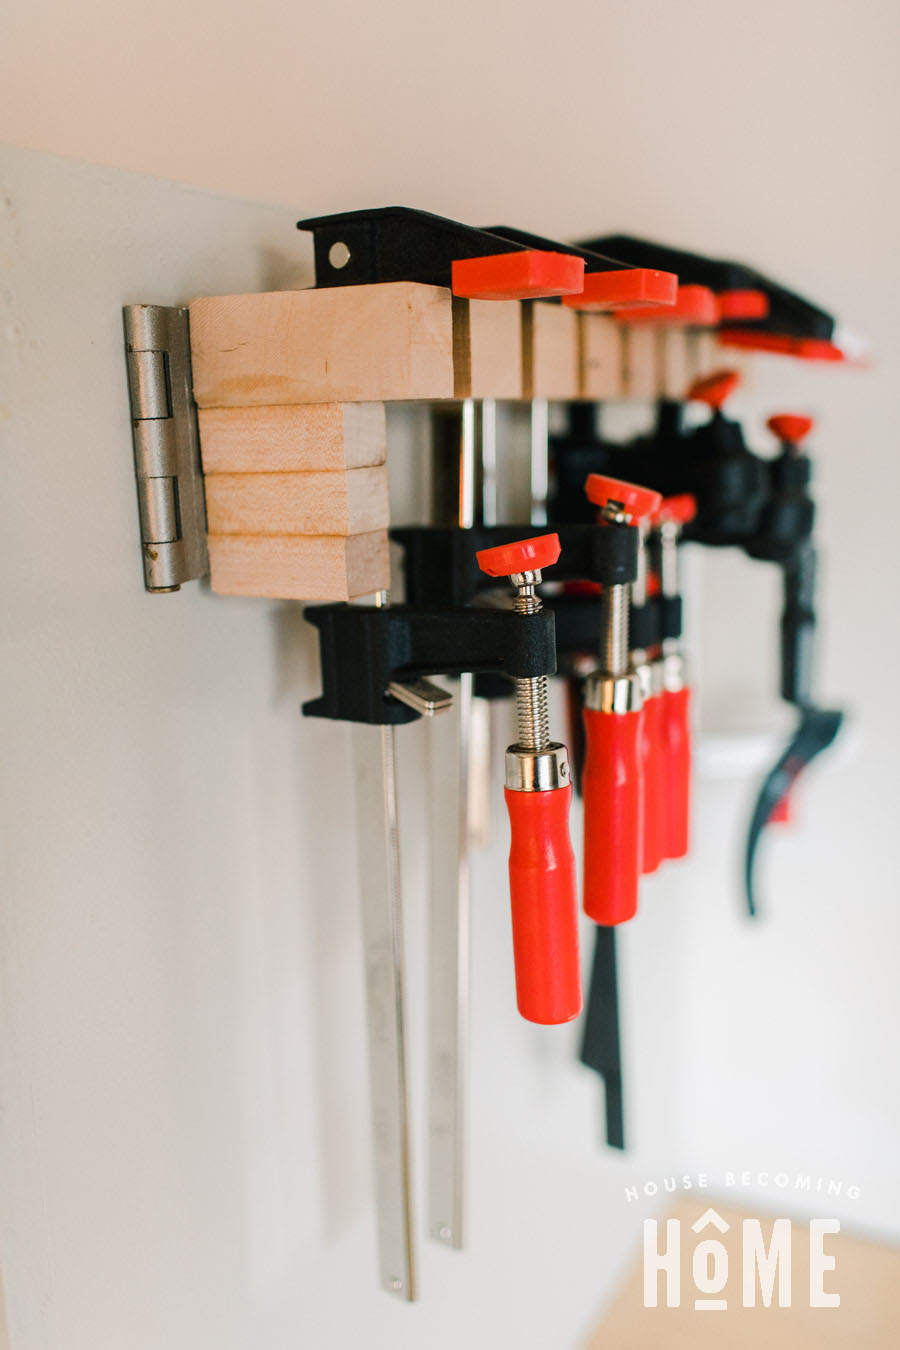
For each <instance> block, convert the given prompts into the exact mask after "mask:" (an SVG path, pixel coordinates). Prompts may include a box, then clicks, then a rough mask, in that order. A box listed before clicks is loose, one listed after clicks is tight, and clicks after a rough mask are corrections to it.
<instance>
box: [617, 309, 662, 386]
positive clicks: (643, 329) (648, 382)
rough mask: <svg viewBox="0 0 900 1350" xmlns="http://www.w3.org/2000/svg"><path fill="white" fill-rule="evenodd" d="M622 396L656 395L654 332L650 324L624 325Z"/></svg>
mask: <svg viewBox="0 0 900 1350" xmlns="http://www.w3.org/2000/svg"><path fill="white" fill-rule="evenodd" d="M622 339H623V350H624V353H625V360H624V371H625V374H624V389H623V397H624V398H655V397H656V332H655V330H654V328H653V326H652V324H637V325H636V326H634V327H628V326H627V325H626V326H625V327H624V331H623V334H622Z"/></svg>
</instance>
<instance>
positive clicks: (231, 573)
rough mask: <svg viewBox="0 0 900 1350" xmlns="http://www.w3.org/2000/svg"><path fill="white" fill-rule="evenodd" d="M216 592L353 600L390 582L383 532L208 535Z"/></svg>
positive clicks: (286, 598)
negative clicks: (341, 534) (313, 534)
mask: <svg viewBox="0 0 900 1350" xmlns="http://www.w3.org/2000/svg"><path fill="white" fill-rule="evenodd" d="M209 570H210V581H211V584H212V588H213V590H214V591H215V592H216V594H217V595H253V596H261V597H265V598H268V599H272V600H305V601H307V602H311V601H315V600H321V601H332V600H352V599H354V598H355V597H356V596H360V595H369V594H371V592H373V591H382V590H388V589H389V588H390V583H391V566H390V551H389V547H388V536H387V531H386V530H374V531H372V532H371V533H369V534H351V535H346V536H343V537H342V536H340V535H318V536H310V535H291V536H286V535H252V534H231V535H229V534H218V535H217V534H211V535H210V536H209Z"/></svg>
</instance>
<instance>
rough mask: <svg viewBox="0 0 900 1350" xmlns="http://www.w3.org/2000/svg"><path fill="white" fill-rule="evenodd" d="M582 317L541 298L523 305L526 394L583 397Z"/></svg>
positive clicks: (523, 374) (523, 358)
mask: <svg viewBox="0 0 900 1350" xmlns="http://www.w3.org/2000/svg"><path fill="white" fill-rule="evenodd" d="M578 317H579V316H578V314H577V313H576V312H575V311H574V310H572V309H565V308H564V307H563V306H562V305H551V304H547V303H546V302H541V301H540V300H535V301H532V302H531V303H529V304H525V305H523V306H522V386H523V394H524V396H525V398H550V399H572V398H578V397H579V393H580V384H581V382H580V377H579V324H578Z"/></svg>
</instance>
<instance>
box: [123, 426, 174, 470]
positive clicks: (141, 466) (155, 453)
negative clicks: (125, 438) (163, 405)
mask: <svg viewBox="0 0 900 1350" xmlns="http://www.w3.org/2000/svg"><path fill="white" fill-rule="evenodd" d="M133 435H134V464H135V470H136V472H137V474H138V476H139V477H142V478H143V477H146V478H174V477H176V475H177V473H178V450H177V447H176V444H175V423H174V419H173V418H171V417H160V418H152V419H151V418H148V419H146V420H144V421H136V422H135V423H134V427H133Z"/></svg>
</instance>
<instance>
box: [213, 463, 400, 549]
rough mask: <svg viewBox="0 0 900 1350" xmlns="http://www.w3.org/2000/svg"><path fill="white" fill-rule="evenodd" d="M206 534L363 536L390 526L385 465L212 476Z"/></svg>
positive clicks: (218, 474)
mask: <svg viewBox="0 0 900 1350" xmlns="http://www.w3.org/2000/svg"><path fill="white" fill-rule="evenodd" d="M206 514H207V520H208V522H209V532H210V534H313V535H314V534H366V533H368V532H370V531H372V530H386V529H387V527H388V525H389V524H390V506H389V503H388V476H387V465H385V464H381V465H378V466H376V467H375V468H371V469H349V470H348V471H347V472H346V473H341V472H339V471H337V472H332V473H216V474H210V475H208V476H207V478H206Z"/></svg>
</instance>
